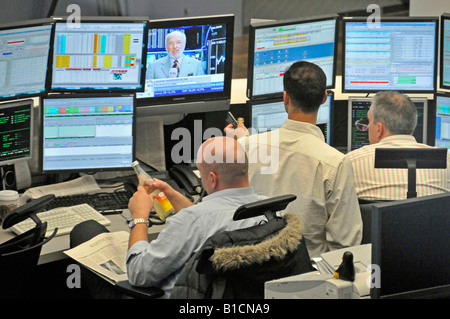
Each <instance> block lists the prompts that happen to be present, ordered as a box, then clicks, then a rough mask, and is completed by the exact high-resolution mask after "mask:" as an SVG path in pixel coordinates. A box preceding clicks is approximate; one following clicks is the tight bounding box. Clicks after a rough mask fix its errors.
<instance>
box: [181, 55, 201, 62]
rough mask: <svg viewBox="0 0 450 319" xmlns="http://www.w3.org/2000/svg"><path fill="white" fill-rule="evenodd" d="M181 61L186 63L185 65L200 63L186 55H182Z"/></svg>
mask: <svg viewBox="0 0 450 319" xmlns="http://www.w3.org/2000/svg"><path fill="white" fill-rule="evenodd" d="M183 60H184V61H186V62H187V63H195V64H198V63H201V61H200V60H197V59H196V58H192V57H190V56H188V55H184V56H183Z"/></svg>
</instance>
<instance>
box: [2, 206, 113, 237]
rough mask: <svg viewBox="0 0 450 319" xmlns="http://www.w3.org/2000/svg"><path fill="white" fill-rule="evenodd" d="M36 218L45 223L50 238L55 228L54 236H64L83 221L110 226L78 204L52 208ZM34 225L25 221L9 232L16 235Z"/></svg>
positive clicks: (92, 209)
mask: <svg viewBox="0 0 450 319" xmlns="http://www.w3.org/2000/svg"><path fill="white" fill-rule="evenodd" d="M37 217H39V219H40V220H41V221H42V222H47V231H46V233H45V236H46V237H48V236H50V235H51V234H52V233H53V231H54V230H55V228H58V232H57V233H56V236H61V235H66V234H68V233H70V232H71V230H72V229H73V227H74V226H75V225H77V224H79V223H81V222H83V221H85V220H89V219H93V220H96V221H97V222H99V223H100V224H102V225H104V226H108V225H110V224H111V221H110V220H109V219H107V218H106V217H105V216H103V215H102V214H100V213H99V212H98V211H96V210H95V209H94V208H92V207H91V206H89V205H88V204H80V205H75V206H70V207H59V208H54V209H51V210H48V211H45V212H41V213H37ZM35 226H36V223H35V222H34V221H33V220H32V219H31V218H27V219H26V220H24V221H22V222H20V223H18V224H16V225H14V226H12V227H11V230H12V231H13V232H14V233H16V234H17V235H21V234H23V233H25V232H26V231H28V230H30V229H32V228H34V227H35Z"/></svg>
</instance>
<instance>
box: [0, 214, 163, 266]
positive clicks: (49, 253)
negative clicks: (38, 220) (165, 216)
mask: <svg viewBox="0 0 450 319" xmlns="http://www.w3.org/2000/svg"><path fill="white" fill-rule="evenodd" d="M129 217H131V213H130V211H129V210H128V209H125V210H123V212H122V214H114V215H106V218H108V219H109V220H110V221H111V225H109V226H107V227H106V228H107V229H108V230H109V231H111V232H116V231H121V230H124V231H127V232H129V231H130V229H129V227H128V223H127V222H126V219H127V218H129ZM163 228H164V225H153V226H152V227H150V228H149V229H148V233H149V235H150V236H151V235H156V234H158V233H159V232H161V231H162V230H163ZM15 236H16V235H15V234H14V233H13V232H12V231H11V230H8V229H6V230H4V229H0V244H1V243H3V242H5V241H7V240H9V239H11V238H14V237H15ZM69 244H70V240H69V235H62V236H55V237H53V239H51V240H50V241H49V242H48V243H47V244H45V245H44V246H43V247H42V251H41V255H40V258H39V261H38V265H42V264H46V263H49V262H53V261H58V260H61V259H64V258H68V256H66V255H65V254H64V251H65V250H67V249H69Z"/></svg>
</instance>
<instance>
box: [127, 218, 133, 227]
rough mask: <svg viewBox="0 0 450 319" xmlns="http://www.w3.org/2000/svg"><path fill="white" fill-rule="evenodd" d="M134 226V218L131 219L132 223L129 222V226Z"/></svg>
mask: <svg viewBox="0 0 450 319" xmlns="http://www.w3.org/2000/svg"><path fill="white" fill-rule="evenodd" d="M133 226H134V220H133V219H132V220H131V221H130V223H129V224H128V227H130V228H133Z"/></svg>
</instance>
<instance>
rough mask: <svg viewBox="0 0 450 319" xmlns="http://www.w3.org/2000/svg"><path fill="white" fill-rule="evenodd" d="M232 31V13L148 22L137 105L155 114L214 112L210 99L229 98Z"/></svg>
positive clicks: (214, 103)
mask: <svg viewBox="0 0 450 319" xmlns="http://www.w3.org/2000/svg"><path fill="white" fill-rule="evenodd" d="M233 34H234V16H233V15H223V16H216V17H213V16H209V17H193V18H181V19H171V20H150V22H149V28H148V44H147V72H146V81H145V91H144V92H143V93H137V95H136V97H137V101H138V106H139V107H141V106H146V107H148V109H149V111H150V112H152V113H153V114H156V115H161V114H172V113H190V112H207V111H214V110H217V109H218V107H217V106H218V105H220V104H217V103H216V102H215V101H217V100H229V99H230V92H231V77H232V56H233ZM196 102H197V104H195V103H196ZM205 102H210V103H209V104H208V105H206V104H205ZM189 103H194V104H189ZM228 107H229V105H228V104H226V105H225V108H226V109H227V108H228ZM219 108H220V107H219Z"/></svg>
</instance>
